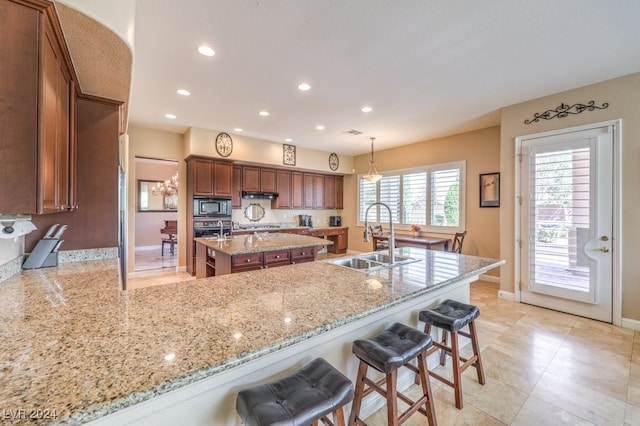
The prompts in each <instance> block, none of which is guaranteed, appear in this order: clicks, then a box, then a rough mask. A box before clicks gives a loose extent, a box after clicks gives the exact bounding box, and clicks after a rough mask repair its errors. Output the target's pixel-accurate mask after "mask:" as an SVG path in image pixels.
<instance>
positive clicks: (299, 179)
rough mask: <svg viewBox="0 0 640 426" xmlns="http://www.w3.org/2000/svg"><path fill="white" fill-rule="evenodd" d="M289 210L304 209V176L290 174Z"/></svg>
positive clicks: (299, 173) (300, 173)
mask: <svg viewBox="0 0 640 426" xmlns="http://www.w3.org/2000/svg"><path fill="white" fill-rule="evenodd" d="M291 208H292V209H302V208H304V174H303V173H302V172H291Z"/></svg>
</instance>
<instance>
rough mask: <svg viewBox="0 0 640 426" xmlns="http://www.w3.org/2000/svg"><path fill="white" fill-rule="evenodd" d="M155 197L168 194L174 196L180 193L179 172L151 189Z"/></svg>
mask: <svg viewBox="0 0 640 426" xmlns="http://www.w3.org/2000/svg"><path fill="white" fill-rule="evenodd" d="M151 193H152V194H153V195H158V194H166V195H174V194H177V193H178V172H176V174H175V175H173V176H172V177H171V179H167V180H165V181H164V182H158V183H156V184H154V185H153V186H152V187H151Z"/></svg>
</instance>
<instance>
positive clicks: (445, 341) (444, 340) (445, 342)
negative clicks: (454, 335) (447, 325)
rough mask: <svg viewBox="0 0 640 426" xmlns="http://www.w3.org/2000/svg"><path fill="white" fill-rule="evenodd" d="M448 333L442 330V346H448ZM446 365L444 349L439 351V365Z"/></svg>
mask: <svg viewBox="0 0 640 426" xmlns="http://www.w3.org/2000/svg"><path fill="white" fill-rule="evenodd" d="M448 336H449V332H448V331H447V330H442V346H449V343H448ZM446 364H447V351H446V350H444V349H440V365H446Z"/></svg>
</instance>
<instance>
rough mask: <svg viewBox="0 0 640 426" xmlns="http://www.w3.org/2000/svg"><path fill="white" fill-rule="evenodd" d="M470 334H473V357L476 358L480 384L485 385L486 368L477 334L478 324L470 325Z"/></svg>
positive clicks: (472, 322) (472, 323) (475, 363)
mask: <svg viewBox="0 0 640 426" xmlns="http://www.w3.org/2000/svg"><path fill="white" fill-rule="evenodd" d="M469 334H471V345H472V346H473V355H475V356H476V358H477V359H476V362H474V365H475V367H476V372H477V373H478V383H480V384H481V385H484V382H485V380H484V368H483V367H482V358H481V357H480V344H479V343H478V334H477V333H476V322H475V321H471V322H470V323H469Z"/></svg>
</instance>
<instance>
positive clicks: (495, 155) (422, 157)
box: [343, 127, 500, 275]
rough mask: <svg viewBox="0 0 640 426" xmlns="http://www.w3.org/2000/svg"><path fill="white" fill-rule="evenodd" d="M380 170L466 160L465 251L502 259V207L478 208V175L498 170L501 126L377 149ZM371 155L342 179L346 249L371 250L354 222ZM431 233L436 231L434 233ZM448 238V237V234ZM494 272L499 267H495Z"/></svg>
mask: <svg viewBox="0 0 640 426" xmlns="http://www.w3.org/2000/svg"><path fill="white" fill-rule="evenodd" d="M374 157H375V160H376V167H377V169H378V171H380V172H384V171H388V170H399V169H408V168H412V167H418V166H424V165H432V164H440V163H448V162H452V161H460V160H466V169H467V172H466V173H467V175H466V211H465V214H466V229H467V236H466V238H465V241H464V245H463V253H464V254H470V255H474V256H483V257H492V258H498V257H500V244H499V241H500V239H499V236H500V222H499V221H500V208H480V207H479V199H478V192H479V182H478V175H479V174H480V173H491V172H498V171H500V128H499V127H490V128H487V129H482V130H478V131H474V132H468V133H462V134H459V135H454V136H449V137H446V138H441V139H434V140H430V141H425V142H420V143H415V144H411V145H404V146H401V147H398V148H393V149H387V150H383V151H376V152H375V154H374ZM369 158H370V155H369V154H366V155H360V156H357V157H355V158H354V166H355V169H356V173H355V174H354V175H353V176H347V177H345V200H350V201H348V202H347V201H345V209H344V211H343V223H344V224H345V225H346V226H349V249H350V250H356V251H371V248H372V245H371V243H364V242H363V241H362V234H363V231H364V229H363V228H362V227H361V226H358V222H357V210H356V200H357V199H358V194H357V174H359V173H360V174H361V173H366V172H367V170H368V168H369ZM434 235H435V234H434ZM448 236H449V237H451V235H448ZM493 274H494V275H498V274H499V271H498V270H497V269H496V270H494V271H493Z"/></svg>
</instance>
